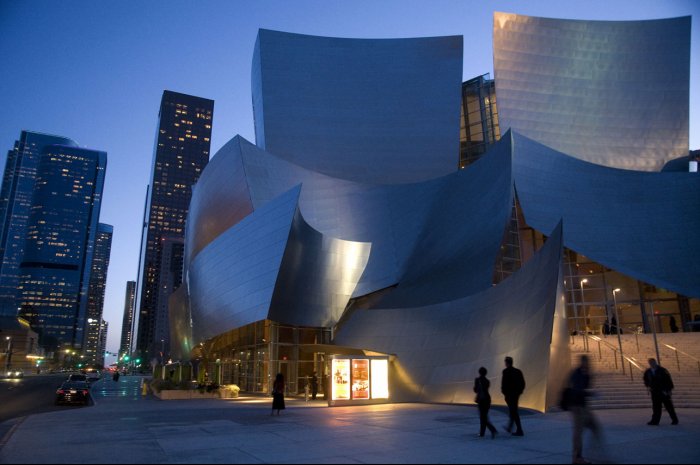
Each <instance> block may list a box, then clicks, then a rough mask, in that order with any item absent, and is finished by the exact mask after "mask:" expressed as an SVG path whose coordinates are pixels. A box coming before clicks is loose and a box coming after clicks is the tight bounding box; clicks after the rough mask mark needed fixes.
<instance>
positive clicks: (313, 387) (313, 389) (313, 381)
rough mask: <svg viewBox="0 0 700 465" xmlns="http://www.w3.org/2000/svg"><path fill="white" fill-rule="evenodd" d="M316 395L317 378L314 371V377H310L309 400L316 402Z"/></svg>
mask: <svg viewBox="0 0 700 465" xmlns="http://www.w3.org/2000/svg"><path fill="white" fill-rule="evenodd" d="M317 395H318V376H317V375H316V372H315V371H314V375H313V376H312V377H311V400H316V396H317Z"/></svg>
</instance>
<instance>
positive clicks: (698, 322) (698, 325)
mask: <svg viewBox="0 0 700 465" xmlns="http://www.w3.org/2000/svg"><path fill="white" fill-rule="evenodd" d="M693 323H694V324H693V332H695V333H699V332H700V315H695V318H693Z"/></svg>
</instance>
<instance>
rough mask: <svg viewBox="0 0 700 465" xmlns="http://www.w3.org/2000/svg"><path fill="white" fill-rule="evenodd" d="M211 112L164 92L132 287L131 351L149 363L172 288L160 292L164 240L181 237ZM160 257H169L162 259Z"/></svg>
mask: <svg viewBox="0 0 700 465" xmlns="http://www.w3.org/2000/svg"><path fill="white" fill-rule="evenodd" d="M213 114H214V101H213V100H209V99H205V98H201V97H194V96H191V95H185V94H180V93H177V92H171V91H168V90H166V91H164V92H163V98H162V100H161V105H160V112H159V124H158V133H157V136H156V145H155V152H154V154H153V164H152V168H151V184H150V188H149V190H148V197H147V200H146V214H145V218H144V230H143V232H142V239H141V257H140V263H139V278H138V290H137V306H138V313H137V315H136V317H137V319H138V322H137V327H138V332H137V340H136V350H137V351H139V352H140V353H141V356H142V359H144V360H149V361H150V360H152V359H153V358H154V357H156V356H157V353H158V352H160V351H162V346H163V343H161V339H163V337H159V336H158V334H157V333H156V332H157V326H158V322H159V320H160V321H161V322H162V321H163V320H164V319H165V320H166V321H167V297H169V293H171V292H172V290H173V289H169V288H168V289H166V290H165V292H164V289H163V288H162V287H161V286H162V283H163V273H164V272H165V273H167V270H165V271H164V270H163V269H162V267H163V263H164V256H163V254H164V243H165V242H164V241H167V240H171V239H179V240H182V239H183V238H184V234H185V219H186V218H187V211H188V209H189V204H190V199H191V197H192V186H194V184H195V183H196V182H197V180H198V179H199V176H200V175H201V173H202V170H203V169H204V168H205V167H206V166H207V163H208V162H209V150H210V145H211V128H212V118H213ZM165 261H166V262H168V261H169V259H168V258H167V257H165ZM165 281H166V282H167V281H168V279H165ZM164 312H165V314H163V313H164ZM165 327H167V325H166V326H165ZM166 333H167V331H166ZM168 339H169V338H168Z"/></svg>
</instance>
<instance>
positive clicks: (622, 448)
mask: <svg viewBox="0 0 700 465" xmlns="http://www.w3.org/2000/svg"><path fill="white" fill-rule="evenodd" d="M138 386H139V378H135V377H126V378H122V379H121V380H120V381H119V383H113V382H112V381H111V380H103V381H101V382H100V383H98V384H97V385H96V386H95V388H94V396H95V400H96V405H95V406H94V407H92V408H87V409H71V408H66V410H65V411H60V412H52V413H47V414H40V415H33V416H30V417H28V418H26V419H25V420H24V421H23V422H21V423H20V424H19V426H18V427H17V428H15V430H14V432H13V434H12V436H11V437H9V439H8V440H7V443H6V444H5V446H4V447H3V448H2V449H1V450H0V463H104V462H107V463H115V462H116V463H283V462H288V463H570V462H571V457H570V450H571V424H570V423H571V422H570V418H569V415H568V414H567V413H555V414H548V415H540V414H529V415H526V416H524V417H523V423H524V427H525V430H526V436H525V437H524V438H513V437H509V436H506V435H505V434H502V435H499V437H497V438H496V440H491V439H488V438H487V439H480V438H477V437H476V433H477V432H478V425H479V419H478V412H477V410H476V409H475V408H472V407H460V406H445V405H422V404H398V405H383V406H367V407H344V408H333V409H329V408H325V407H324V404H323V403H322V402H317V403H313V404H304V402H302V401H296V400H294V401H289V402H288V408H287V410H286V411H283V412H282V415H281V416H279V417H277V416H275V417H272V416H270V410H269V408H270V405H271V401H270V400H269V399H266V398H248V399H239V400H190V401H167V402H166V401H159V400H157V399H154V398H152V397H147V398H142V397H141V396H140V395H139V390H138ZM650 414H651V411H650V409H649V410H617V411H612V410H609V411H600V412H596V415H597V416H598V418H599V419H600V421H601V423H602V424H603V427H604V430H605V435H606V442H607V445H606V446H605V447H601V446H598V445H590V441H589V442H587V444H586V450H587V451H589V452H591V454H590V456H589V458H590V459H592V460H594V461H598V462H600V461H613V462H615V463H697V462H699V461H700V441H698V438H700V410H680V411H679V415H680V419H681V425H680V426H674V427H672V426H669V425H668V424H667V423H670V421H668V417H667V416H666V417H664V420H663V421H664V422H665V424H664V425H662V426H660V427H649V426H646V422H647V421H648V420H649V416H650ZM492 421H493V422H494V424H496V425H497V426H498V425H502V424H504V423H505V422H506V414H505V413H504V412H503V411H502V410H495V411H493V413H492Z"/></svg>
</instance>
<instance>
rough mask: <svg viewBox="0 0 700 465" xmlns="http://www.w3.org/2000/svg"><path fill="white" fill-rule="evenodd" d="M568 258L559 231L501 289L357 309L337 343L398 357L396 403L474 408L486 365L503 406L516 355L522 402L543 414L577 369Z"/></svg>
mask: <svg viewBox="0 0 700 465" xmlns="http://www.w3.org/2000/svg"><path fill="white" fill-rule="evenodd" d="M561 257H562V230H561V226H559V227H557V228H556V229H555V231H554V232H553V233H552V234H551V236H550V238H549V240H548V241H547V243H546V244H545V246H544V247H543V248H542V249H541V250H540V252H538V254H537V255H536V256H535V257H534V258H533V259H532V260H531V261H529V262H528V263H527V264H526V265H525V266H524V267H523V268H522V269H520V270H519V271H518V272H516V273H515V274H513V275H512V276H511V277H510V278H509V279H507V280H505V281H504V282H502V283H501V284H500V285H498V286H496V287H494V288H491V289H488V290H486V291H484V292H481V293H478V294H474V295H471V296H469V295H467V294H465V295H464V296H462V297H461V298H458V299H455V300H452V301H449V302H444V303H440V304H436V305H429V306H420V307H415V306H407V307H405V308H396V309H373V310H357V311H355V312H354V313H353V314H352V315H351V316H350V317H349V318H348V319H347V321H346V322H345V323H344V324H343V325H342V326H341V327H340V328H339V329H338V332H337V334H336V338H335V341H334V342H335V343H336V344H338V345H342V346H350V347H362V348H366V349H369V350H374V351H378V352H383V353H391V354H395V355H396V356H397V359H396V361H395V362H394V363H393V365H394V367H393V370H392V380H391V385H392V393H391V397H392V401H395V402H396V401H398V402H416V401H426V402H439V403H472V402H473V400H474V393H473V391H472V387H473V382H474V378H476V377H477V376H478V374H477V372H478V369H479V367H481V366H484V367H486V368H487V369H488V370H489V378H490V379H491V382H492V386H494V389H492V397H493V401H494V404H498V405H503V404H504V403H505V402H504V399H503V398H502V396H501V395H500V393H499V392H498V391H499V389H498V388H496V387H497V386H499V385H500V374H501V370H502V369H503V368H504V365H503V360H504V358H505V357H506V356H511V357H513V358H514V359H515V364H516V366H517V367H518V368H520V369H521V370H523V373H524V375H525V380H526V382H527V389H526V390H525V393H524V394H523V396H522V398H521V403H520V405H521V406H523V407H526V408H532V409H536V410H540V411H544V410H546V409H547V408H548V407H550V406H552V405H555V404H556V402H557V399H558V395H559V392H560V389H561V387H562V383H563V381H564V379H565V377H566V375H567V374H568V368H569V366H570V356H569V348H568V338H567V335H566V320H565V315H564V313H563V310H564V294H563V288H562V273H561ZM550 367H551V368H552V369H550Z"/></svg>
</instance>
